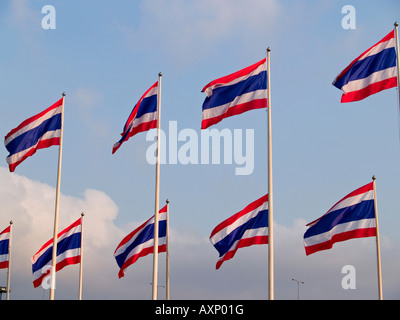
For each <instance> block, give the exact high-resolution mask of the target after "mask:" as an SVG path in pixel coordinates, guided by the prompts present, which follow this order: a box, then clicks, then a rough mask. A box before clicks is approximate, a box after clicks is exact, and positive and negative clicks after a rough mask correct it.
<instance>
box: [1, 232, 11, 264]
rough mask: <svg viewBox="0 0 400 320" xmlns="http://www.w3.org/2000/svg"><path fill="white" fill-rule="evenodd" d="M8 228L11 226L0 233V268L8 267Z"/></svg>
mask: <svg viewBox="0 0 400 320" xmlns="http://www.w3.org/2000/svg"><path fill="white" fill-rule="evenodd" d="M10 230H11V226H8V227H7V228H5V229H4V230H3V231H2V232H1V233H0V269H7V268H8V258H9V253H10V252H9V244H10Z"/></svg>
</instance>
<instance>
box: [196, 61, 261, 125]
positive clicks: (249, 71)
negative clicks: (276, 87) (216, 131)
mask: <svg viewBox="0 0 400 320" xmlns="http://www.w3.org/2000/svg"><path fill="white" fill-rule="evenodd" d="M201 92H205V93H206V95H207V97H206V99H205V100H204V103H203V121H202V123H201V128H202V129H206V128H208V127H209V126H211V125H213V124H216V123H218V122H220V121H221V120H222V119H224V118H228V117H231V116H234V115H238V114H241V113H243V112H246V111H249V110H253V109H260V108H266V107H267V65H266V58H264V59H263V60H261V61H259V62H257V63H255V64H253V65H251V66H249V67H247V68H244V69H242V70H240V71H237V72H235V73H232V74H230V75H228V76H225V77H222V78H219V79H216V80H214V81H212V82H210V83H209V84H207V85H206V86H205V87H204V88H203V90H202V91H201Z"/></svg>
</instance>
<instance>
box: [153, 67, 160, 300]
mask: <svg viewBox="0 0 400 320" xmlns="http://www.w3.org/2000/svg"><path fill="white" fill-rule="evenodd" d="M161 77H162V73H161V72H160V73H159V74H158V94H157V164H156V192H155V193H156V199H155V210H154V211H155V213H154V254H153V300H157V285H158V227H159V226H158V220H159V217H158V211H159V193H160V153H161V152H160V140H161V139H160V124H161V123H160V122H161Z"/></svg>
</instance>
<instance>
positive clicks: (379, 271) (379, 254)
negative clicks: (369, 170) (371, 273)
mask: <svg viewBox="0 0 400 320" xmlns="http://www.w3.org/2000/svg"><path fill="white" fill-rule="evenodd" d="M372 180H373V182H374V199H375V200H374V205H375V223H376V258H377V267H378V268H377V269H378V293H379V300H383V294H382V268H381V249H380V244H379V227H378V226H379V224H378V205H377V199H376V187H375V180H376V178H375V176H373V177H372Z"/></svg>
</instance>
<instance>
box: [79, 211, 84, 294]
mask: <svg viewBox="0 0 400 320" xmlns="http://www.w3.org/2000/svg"><path fill="white" fill-rule="evenodd" d="M84 216H85V214H84V213H83V212H82V213H81V261H80V262H79V295H78V299H79V300H82V262H83V217H84Z"/></svg>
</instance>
